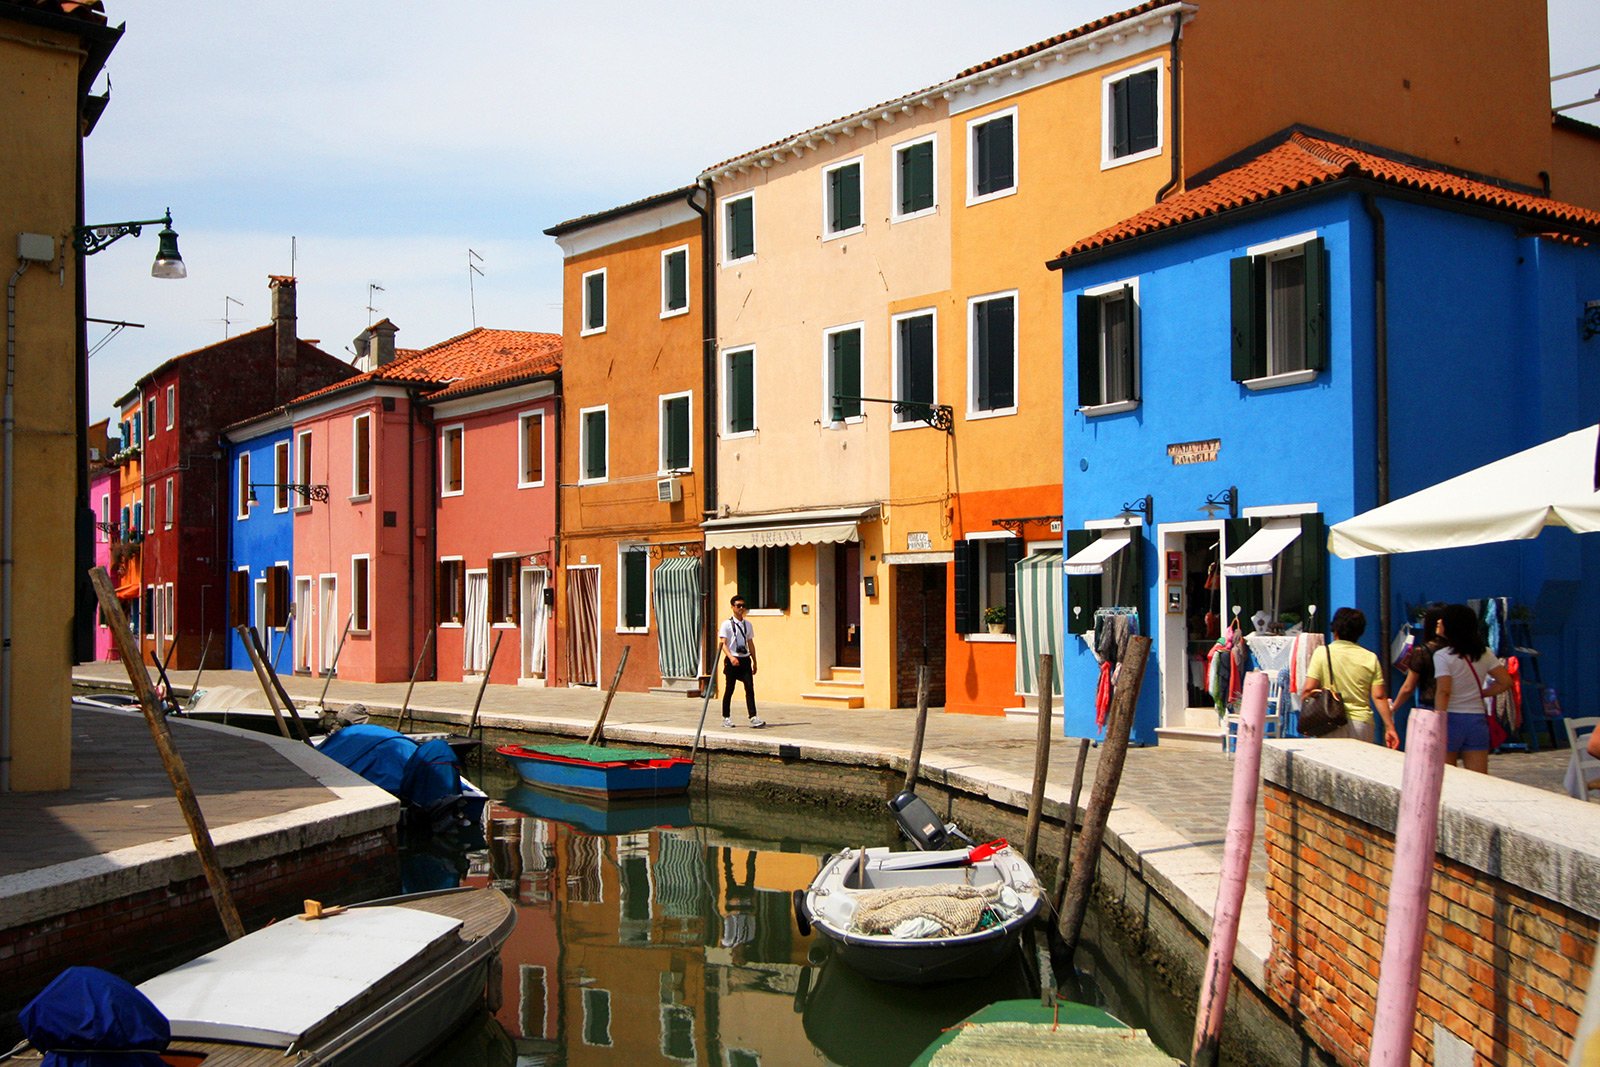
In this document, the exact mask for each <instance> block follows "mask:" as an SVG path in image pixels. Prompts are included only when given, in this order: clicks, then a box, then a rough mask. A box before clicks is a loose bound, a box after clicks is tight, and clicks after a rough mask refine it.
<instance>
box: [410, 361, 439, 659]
mask: <svg viewBox="0 0 1600 1067" xmlns="http://www.w3.org/2000/svg"><path fill="white" fill-rule="evenodd" d="M420 396H421V393H420V391H419V390H416V389H412V390H409V391H408V392H407V394H406V410H407V411H408V412H409V413H410V416H411V420H412V422H413V423H414V424H415V425H416V427H417V428H418V429H419V430H422V431H424V433H423V437H422V439H423V440H424V441H426V442H427V445H426V447H427V449H428V523H427V526H426V527H425V529H426V530H427V531H428V534H427V539H426V542H425V544H426V548H427V553H428V559H429V560H430V561H434V562H435V563H437V561H438V558H439V447H438V438H436V437H435V436H434V433H433V409H431V408H422V407H420V406H419V405H418V403H417V400H418V398H419V397H420ZM415 454H416V450H415V448H413V449H412V456H413V459H414V458H415ZM412 474H413V475H415V471H414V470H413V471H412ZM411 484H412V486H413V487H415V485H416V479H415V477H413V478H412V483H411ZM416 536H417V531H416V528H415V527H413V528H412V530H411V541H412V543H414V542H415V538H416ZM433 573H434V574H437V573H438V571H437V569H433ZM415 577H416V575H415V573H414V572H413V574H412V578H413V580H414V579H415ZM426 586H427V589H428V594H427V596H425V597H424V598H423V602H424V603H426V604H427V605H428V607H429V609H430V610H429V614H428V615H427V616H426V617H427V618H428V619H430V620H432V622H431V625H433V626H434V627H437V626H438V625H439V590H438V589H437V588H436V586H435V583H433V582H428V583H426ZM411 662H412V663H415V662H416V657H415V655H413V656H412V658H411ZM433 678H434V681H438V679H439V641H438V639H437V638H435V639H434V642H433Z"/></svg>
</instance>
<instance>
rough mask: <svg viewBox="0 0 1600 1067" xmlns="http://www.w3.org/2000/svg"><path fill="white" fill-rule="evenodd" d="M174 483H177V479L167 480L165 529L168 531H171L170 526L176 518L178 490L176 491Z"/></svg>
mask: <svg viewBox="0 0 1600 1067" xmlns="http://www.w3.org/2000/svg"><path fill="white" fill-rule="evenodd" d="M176 482H177V479H175V478H168V479H167V521H166V528H167V529H169V530H170V529H172V524H173V523H174V522H176V521H177V518H178V490H177V485H176Z"/></svg>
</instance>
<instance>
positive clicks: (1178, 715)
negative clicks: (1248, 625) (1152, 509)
mask: <svg viewBox="0 0 1600 1067" xmlns="http://www.w3.org/2000/svg"><path fill="white" fill-rule="evenodd" d="M1160 544H1161V555H1160V558H1159V559H1158V560H1157V565H1158V566H1159V567H1160V576H1161V581H1160V582H1159V583H1158V584H1157V586H1156V599H1157V604H1156V610H1157V611H1158V612H1159V613H1160V620H1161V621H1160V624H1159V627H1160V629H1159V633H1160V637H1161V724H1162V725H1163V726H1166V727H1172V728H1185V727H1193V728H1202V729H1215V728H1216V725H1217V709H1216V705H1215V704H1213V703H1212V701H1211V696H1210V694H1208V693H1207V692H1206V654H1207V653H1208V652H1209V651H1210V650H1211V646H1212V645H1214V644H1215V643H1216V640H1217V636H1218V634H1220V633H1221V630H1222V619H1223V613H1224V612H1225V611H1226V610H1227V603H1228V591H1227V588H1226V584H1225V583H1226V581H1227V579H1226V578H1225V577H1224V576H1223V574H1222V554H1223V524H1222V522H1221V521H1215V522H1212V521H1209V520H1207V521H1201V522H1184V523H1173V524H1171V525H1166V526H1162V527H1161V537H1160Z"/></svg>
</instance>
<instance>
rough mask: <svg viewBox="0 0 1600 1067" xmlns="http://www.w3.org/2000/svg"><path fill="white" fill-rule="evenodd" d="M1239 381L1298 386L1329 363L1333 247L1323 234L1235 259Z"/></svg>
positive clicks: (1235, 337)
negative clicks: (1329, 274)
mask: <svg viewBox="0 0 1600 1067" xmlns="http://www.w3.org/2000/svg"><path fill="white" fill-rule="evenodd" d="M1229 266H1230V268H1231V275H1232V303H1233V380H1234V381H1237V382H1243V383H1244V384H1245V385H1246V386H1248V387H1250V388H1257V389H1259V388H1270V387H1272V386H1275V385H1294V384H1297V383H1299V382H1307V381H1310V380H1311V379H1313V378H1315V377H1316V375H1317V372H1318V371H1320V370H1322V369H1323V368H1324V367H1326V366H1327V358H1328V324H1327V314H1326V308H1327V299H1328V292H1327V252H1326V249H1325V248H1324V246H1323V242H1322V239H1321V238H1317V237H1309V238H1290V239H1289V240H1288V241H1285V242H1277V243H1274V244H1272V245H1267V246H1263V247H1261V248H1257V249H1251V250H1250V254H1248V255H1244V256H1240V257H1239V258H1237V259H1234V260H1233V261H1231V263H1230V264H1229Z"/></svg>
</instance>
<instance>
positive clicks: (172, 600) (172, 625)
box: [163, 582, 178, 641]
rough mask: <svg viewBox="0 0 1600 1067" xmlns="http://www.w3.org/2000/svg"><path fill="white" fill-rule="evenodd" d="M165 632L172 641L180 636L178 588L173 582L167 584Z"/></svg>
mask: <svg viewBox="0 0 1600 1067" xmlns="http://www.w3.org/2000/svg"><path fill="white" fill-rule="evenodd" d="M163 632H164V633H165V634H166V635H167V640H168V641H170V640H172V639H173V638H174V637H176V636H177V635H178V587H177V585H175V584H174V583H172V582H168V583H167V603H166V624H165V626H164V627H163Z"/></svg>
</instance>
